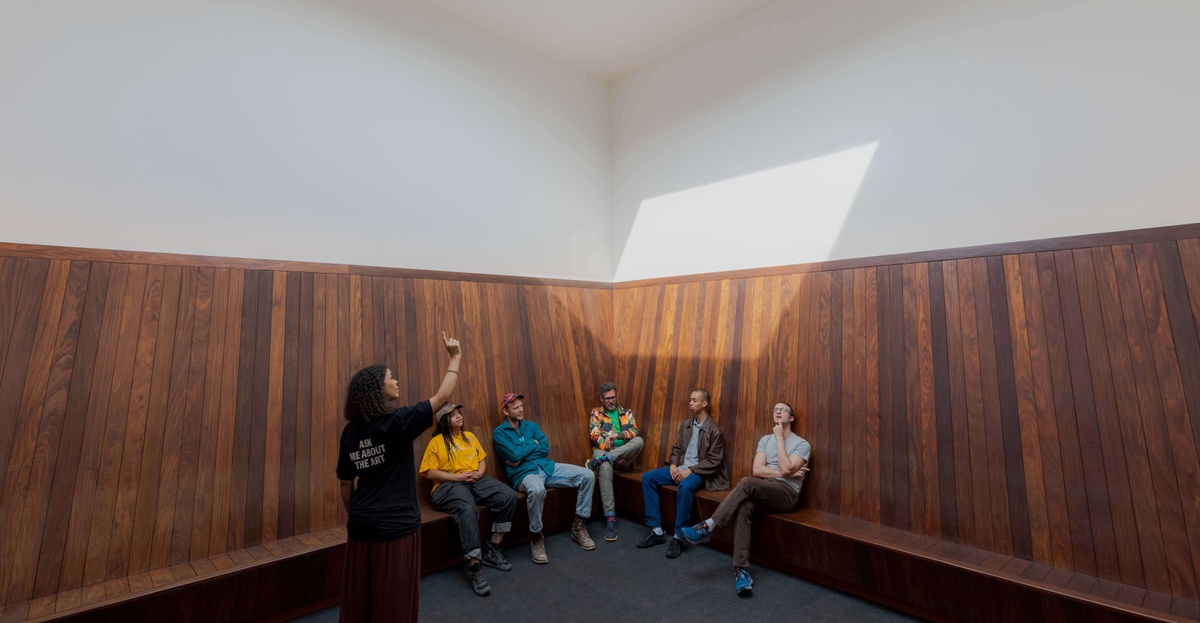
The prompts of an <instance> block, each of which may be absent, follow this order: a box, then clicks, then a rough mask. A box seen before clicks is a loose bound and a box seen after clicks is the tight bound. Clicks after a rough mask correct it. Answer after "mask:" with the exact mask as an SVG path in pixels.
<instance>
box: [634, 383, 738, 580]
mask: <svg viewBox="0 0 1200 623" xmlns="http://www.w3.org/2000/svg"><path fill="white" fill-rule="evenodd" d="M708 401H709V395H708V390H704V389H696V390H693V391H692V395H691V398H690V399H689V401H688V409H689V410H690V411H691V414H692V417H690V418H688V419H686V420H684V422H683V424H682V425H680V427H679V437H678V440H677V441H676V442H675V445H674V446H672V447H671V457H670V458H669V459H667V467H660V468H658V469H656V470H652V471H649V472H646V473H645V474H642V500H643V502H644V503H645V506H646V525H647V526H650V532H648V533H647V534H646V536H644V537H642V539H641V540H640V541H638V544H637V546H638V547H653V546H655V545H661V544H662V543H664V542H666V536H665V535H664V534H663V529H662V512H661V510H660V506H659V503H658V488H659V487H661V486H663V485H671V484H674V485H677V486H678V487H679V493H678V495H676V499H675V538H673V539H671V545H670V546H668V547H667V558H677V557H678V556H679V555H680V554H682V553H683V546H684V541H683V537H682V536H681V534H682V532H681V530H682V529H683V527H684V526H686V525H688V520H689V518H690V517H691V514H692V500H693V499H694V497H695V493H696V491H697V490H698V489H699V488H700V486H701V485H703V486H704V488H705V489H707V490H709V491H721V490H724V489H728V488H729V466H727V465H726V464H725V437H724V436H723V435H722V434H721V429H720V428H717V424H716V422H713V420H712V417H711V416H709V413H708Z"/></svg>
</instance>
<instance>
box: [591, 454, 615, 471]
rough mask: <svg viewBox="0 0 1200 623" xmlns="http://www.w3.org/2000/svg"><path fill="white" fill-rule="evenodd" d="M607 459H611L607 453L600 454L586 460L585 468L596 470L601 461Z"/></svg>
mask: <svg viewBox="0 0 1200 623" xmlns="http://www.w3.org/2000/svg"><path fill="white" fill-rule="evenodd" d="M608 460H611V457H609V456H608V455H607V454H601V455H600V456H598V457H596V458H594V459H592V460H590V461H588V462H587V468H588V469H590V470H592V471H596V470H598V469H600V464H601V463H603V462H605V461H608Z"/></svg>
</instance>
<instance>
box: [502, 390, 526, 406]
mask: <svg viewBox="0 0 1200 623" xmlns="http://www.w3.org/2000/svg"><path fill="white" fill-rule="evenodd" d="M524 399H525V396H522V395H521V394H514V393H512V392H508V393H507V394H504V398H503V399H502V400H500V408H501V409H503V408H504V407H507V406H508V403H510V402H512V401H514V400H524Z"/></svg>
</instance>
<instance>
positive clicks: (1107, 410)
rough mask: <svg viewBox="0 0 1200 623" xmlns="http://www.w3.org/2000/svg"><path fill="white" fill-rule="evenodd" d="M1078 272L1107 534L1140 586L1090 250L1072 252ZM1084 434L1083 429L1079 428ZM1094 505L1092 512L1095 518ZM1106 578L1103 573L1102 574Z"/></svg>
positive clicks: (1125, 573) (1128, 579) (1127, 574)
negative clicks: (1105, 499) (1108, 513)
mask: <svg viewBox="0 0 1200 623" xmlns="http://www.w3.org/2000/svg"><path fill="white" fill-rule="evenodd" d="M1071 256H1072V257H1073V259H1074V263H1075V276H1076V281H1077V284H1078V287H1079V304H1080V308H1081V311H1082V315H1083V327H1084V333H1085V336H1086V340H1087V346H1086V350H1087V354H1088V365H1089V367H1090V369H1091V372H1092V378H1093V379H1094V381H1093V383H1092V390H1093V391H1094V392H1095V397H1094V401H1095V403H1094V404H1095V407H1094V408H1095V414H1096V426H1097V430H1098V441H1099V447H1100V448H1101V451H1102V455H1101V462H1100V465H1099V466H1098V467H1097V469H1098V470H1099V471H1100V473H1102V474H1104V475H1105V477H1106V480H1107V486H1106V487H1105V489H1106V492H1107V495H1108V500H1109V505H1110V508H1111V517H1112V531H1111V532H1110V533H1109V535H1108V538H1111V539H1113V540H1114V541H1115V543H1116V550H1117V560H1118V562H1119V567H1120V574H1121V578H1120V579H1121V581H1122V582H1124V583H1126V584H1133V585H1141V584H1142V583H1143V582H1144V581H1145V575H1144V573H1143V571H1142V556H1141V552H1140V551H1139V546H1138V532H1137V522H1136V520H1135V519H1134V509H1133V499H1132V494H1131V492H1130V486H1131V485H1130V482H1129V472H1128V469H1127V467H1126V461H1125V453H1124V449H1123V446H1122V440H1121V431H1120V424H1121V421H1120V418H1119V411H1118V410H1117V406H1116V397H1115V396H1114V393H1113V376H1112V372H1111V364H1110V353H1109V348H1108V340H1107V338H1106V333H1105V326H1104V318H1103V313H1102V311H1101V309H1100V306H1101V303H1100V294H1099V288H1098V285H1097V275H1096V269H1095V267H1094V264H1095V262H1094V260H1093V254H1092V252H1091V250H1080V251H1073V252H1072V253H1071ZM1081 435H1082V431H1081ZM1096 512H1097V511H1096V509H1093V510H1092V517H1093V520H1095V518H1096ZM1102 577H1103V576H1102Z"/></svg>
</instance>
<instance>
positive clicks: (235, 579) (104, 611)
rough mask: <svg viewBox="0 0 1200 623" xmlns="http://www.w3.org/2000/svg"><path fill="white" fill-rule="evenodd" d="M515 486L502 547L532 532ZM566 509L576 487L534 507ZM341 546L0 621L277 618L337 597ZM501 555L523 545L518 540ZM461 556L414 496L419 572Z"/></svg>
mask: <svg viewBox="0 0 1200 623" xmlns="http://www.w3.org/2000/svg"><path fill="white" fill-rule="evenodd" d="M518 495H519V497H520V501H519V502H518V504H517V513H516V516H515V517H514V518H513V530H512V533H511V535H510V536H509V537H508V538H506V539H505V543H504V545H505V547H506V548H510V547H511V546H513V545H517V544H520V543H524V542H527V541H528V540H529V536H530V535H529V514H528V512H527V510H526V506H525V495H524V494H518ZM574 516H575V495H574V491H569V490H562V489H550V490H548V491H547V492H546V504H545V507H544V509H543V512H542V519H543V523H544V524H545V531H546V532H549V533H554V532H559V531H562V530H565V529H567V528H569V527H570V525H571V521H572V519H573V518H574ZM479 525H480V532H481V533H482V534H490V530H489V527H490V525H491V518H490V516H489V511H488V510H487V509H486V508H483V507H480V516H479ZM345 545H346V530H345V528H343V527H337V528H331V529H329V530H323V531H321V532H311V533H307V534H301V535H298V536H295V537H291V538H288V539H282V540H279V541H273V542H270V543H264V544H262V545H256V546H254V547H250V548H247V549H243V550H237V551H234V552H228V553H225V554H220V555H218V556H212V557H210V558H204V559H200V560H193V561H191V562H188V563H183V564H179V565H175V566H173V567H169V568H163V569H155V570H153V571H150V572H148V573H141V574H138V575H134V576H130V577H126V578H120V579H117V580H112V581H109V582H105V583H103V584H95V585H92V586H86V587H83V588H80V589H74V590H71V591H66V592H62V593H58V594H55V595H49V596H46V597H42V598H40V599H35V600H32V601H28V602H23V603H18V604H14V605H11V606H8V607H6V608H4V609H3V610H0V623H17V622H26V621H28V622H39V623H40V622H44V621H71V622H73V623H75V622H79V623H82V622H93V621H94V622H97V623H98V622H110V621H121V622H122V623H126V622H128V623H142V622H147V623H148V622H158V621H163V622H167V621H170V622H172V623H174V622H181V623H182V622H189V621H194V622H196V623H202V622H204V623H207V622H242V621H285V620H288V619H290V618H293V617H296V616H301V615H303V614H306V613H308V612H314V611H316V610H320V609H323V608H326V607H328V606H331V605H333V604H336V603H337V602H338V598H339V595H340V593H341V584H342V571H343V565H344V564H345V556H346V552H345ZM508 555H509V556H528V555H529V553H528V550H526V549H525V548H517V549H513V550H512V551H511V552H510V553H509V554H508ZM461 562H462V547H461V545H460V544H459V540H458V530H457V529H456V528H455V526H454V522H453V520H451V519H450V516H449V515H447V514H445V513H443V512H441V511H438V510H435V509H433V508H432V507H429V506H427V505H422V507H421V574H422V575H425V574H428V573H433V572H435V571H438V570H441V569H445V568H447V567H451V566H454V565H456V564H459V563H461Z"/></svg>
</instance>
